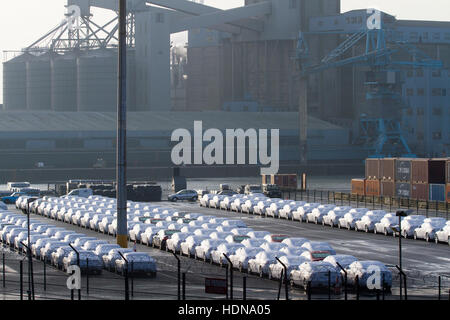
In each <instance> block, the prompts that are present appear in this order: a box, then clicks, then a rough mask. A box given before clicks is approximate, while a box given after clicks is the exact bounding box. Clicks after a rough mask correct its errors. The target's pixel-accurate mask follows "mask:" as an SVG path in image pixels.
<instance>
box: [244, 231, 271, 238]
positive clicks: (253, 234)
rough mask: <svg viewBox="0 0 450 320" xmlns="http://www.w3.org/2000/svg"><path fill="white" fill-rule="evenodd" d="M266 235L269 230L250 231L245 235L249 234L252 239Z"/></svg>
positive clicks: (268, 233)
mask: <svg viewBox="0 0 450 320" xmlns="http://www.w3.org/2000/svg"><path fill="white" fill-rule="evenodd" d="M267 235H270V232H268V231H250V232H249V233H247V236H249V237H250V238H252V239H264V237H266V236H267Z"/></svg>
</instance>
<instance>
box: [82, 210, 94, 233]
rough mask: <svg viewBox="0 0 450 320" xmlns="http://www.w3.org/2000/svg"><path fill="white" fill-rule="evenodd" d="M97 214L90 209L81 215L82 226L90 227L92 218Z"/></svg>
mask: <svg viewBox="0 0 450 320" xmlns="http://www.w3.org/2000/svg"><path fill="white" fill-rule="evenodd" d="M95 215H96V213H95V212H93V211H88V212H86V213H85V214H84V216H83V217H81V219H80V226H81V227H83V228H86V229H87V228H90V226H91V224H90V222H91V220H92V219H93V218H94V216H95Z"/></svg>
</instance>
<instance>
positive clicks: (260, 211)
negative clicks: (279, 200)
mask: <svg viewBox="0 0 450 320" xmlns="http://www.w3.org/2000/svg"><path fill="white" fill-rule="evenodd" d="M272 202H273V200H272V199H266V200H262V201H258V203H257V204H256V205H255V206H253V214H257V215H260V216H263V215H265V214H266V209H267V208H269V207H270V205H271V204H272Z"/></svg>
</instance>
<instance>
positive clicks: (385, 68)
mask: <svg viewBox="0 0 450 320" xmlns="http://www.w3.org/2000/svg"><path fill="white" fill-rule="evenodd" d="M387 32H389V30H387V29H385V28H384V25H383V24H382V25H381V26H380V28H376V29H369V28H367V29H363V30H354V31H352V32H343V31H327V32H322V31H320V32H300V33H299V38H298V42H297V50H296V60H297V64H298V67H299V71H300V82H301V85H300V88H301V89H300V95H301V96H306V95H307V80H308V76H309V75H311V74H315V73H320V72H323V71H325V70H328V69H332V68H339V67H343V66H348V65H363V66H369V67H370V68H371V70H372V71H371V73H372V74H377V73H378V74H379V73H380V72H385V73H391V74H395V72H398V71H402V70H404V69H407V68H434V69H441V68H442V67H443V63H442V61H439V60H434V59H432V58H430V57H429V56H427V55H426V54H425V53H423V52H422V51H420V50H419V49H418V48H416V47H415V46H413V45H412V44H410V43H408V42H405V41H389V43H388V41H387V40H386V34H387ZM329 34H347V38H346V39H345V40H344V41H343V42H342V43H341V44H340V45H339V46H337V47H336V48H335V49H333V50H332V51H331V52H330V53H328V54H327V55H326V56H325V57H324V58H322V59H321V61H320V62H319V63H318V64H312V63H311V61H312V60H311V58H310V50H309V47H308V41H307V37H308V36H309V35H316V36H317V35H318V36H320V35H329ZM362 41H365V50H364V52H363V53H362V54H359V55H355V56H350V57H348V53H349V52H351V50H350V49H352V48H354V47H355V46H357V45H359V44H360V43H361V42H362ZM396 53H404V54H405V53H406V55H407V56H409V57H411V59H410V60H396V59H394V57H395V54H396ZM369 74H370V73H369ZM394 82H395V80H394V81H392V80H391V81H380V80H379V79H371V80H368V81H366V83H365V84H366V85H367V86H369V88H370V91H369V92H368V93H367V94H366V99H367V100H379V101H381V103H383V101H387V100H390V101H393V102H395V103H394V104H395V105H401V104H402V102H401V96H400V95H399V94H398V93H397V92H395V90H394V88H393V87H394V86H393V83H394ZM300 99H301V100H300V111H299V114H300V125H301V126H302V125H306V123H305V121H306V120H302V117H305V115H306V113H307V102H306V101H307V99H306V98H305V97H301V98H300ZM383 99H384V100H383ZM396 111H398V110H393V113H395V112H396ZM300 141H301V144H302V141H303V144H306V135H305V134H303V135H302V134H300ZM354 143H355V144H361V145H363V146H364V148H365V149H367V151H368V153H369V157H373V158H381V157H391V156H404V157H415V155H414V154H412V152H411V149H410V148H409V146H408V144H407V142H406V140H405V139H404V137H403V135H402V130H401V125H400V121H399V119H398V118H397V117H394V116H393V117H387V118H380V117H369V116H367V115H365V114H362V115H361V116H360V119H359V134H358V135H357V137H356V138H355V140H354ZM301 148H302V150H303V151H305V147H304V146H302V147H301ZM305 158H306V154H303V156H302V159H305Z"/></svg>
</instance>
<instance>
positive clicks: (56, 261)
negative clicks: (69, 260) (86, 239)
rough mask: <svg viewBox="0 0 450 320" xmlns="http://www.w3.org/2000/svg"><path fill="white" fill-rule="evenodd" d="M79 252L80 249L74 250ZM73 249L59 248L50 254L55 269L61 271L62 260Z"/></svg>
mask: <svg viewBox="0 0 450 320" xmlns="http://www.w3.org/2000/svg"><path fill="white" fill-rule="evenodd" d="M75 249H77V250H81V248H75ZM71 252H73V249H72V248H71V247H70V246H61V247H59V248H58V249H57V250H56V251H55V252H52V254H51V262H52V265H54V266H55V267H56V268H58V269H61V268H62V267H63V260H64V258H65V257H67V256H68V255H69V254H70V253H71Z"/></svg>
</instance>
